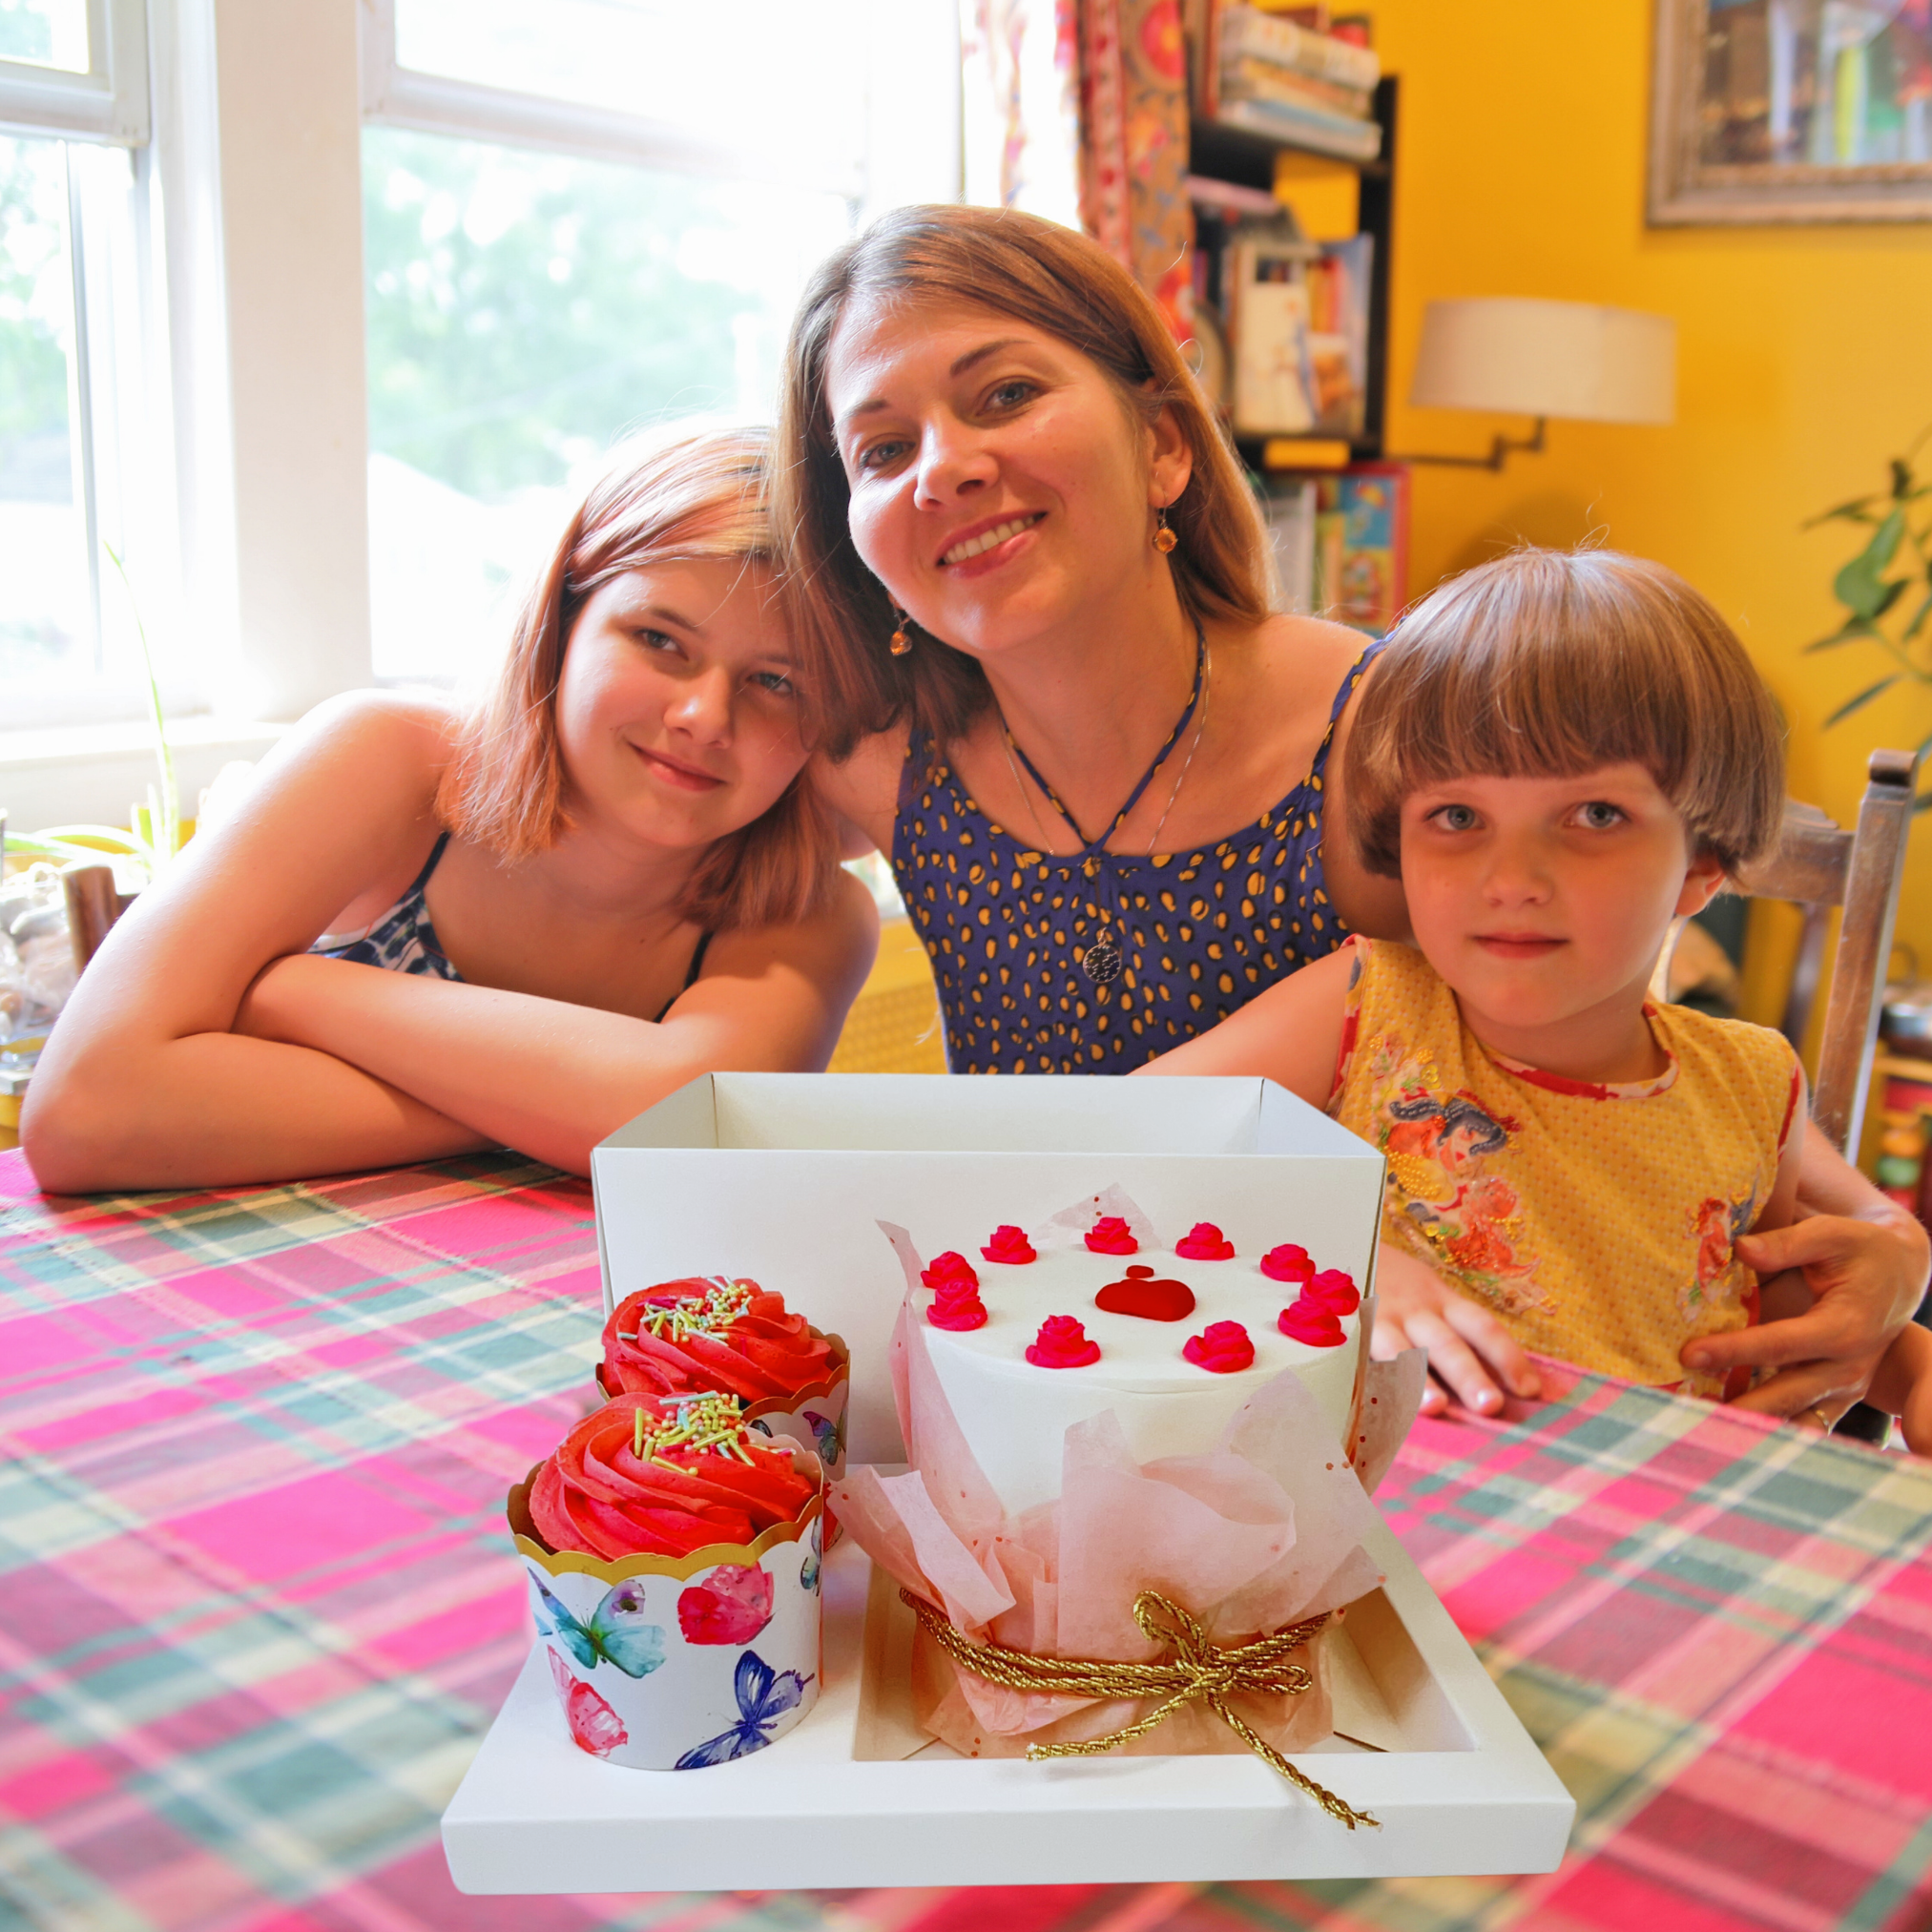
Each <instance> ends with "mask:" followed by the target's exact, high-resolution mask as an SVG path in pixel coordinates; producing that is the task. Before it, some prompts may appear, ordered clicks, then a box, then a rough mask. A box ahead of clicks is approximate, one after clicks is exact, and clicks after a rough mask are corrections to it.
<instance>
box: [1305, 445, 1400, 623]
mask: <svg viewBox="0 0 1932 1932" xmlns="http://www.w3.org/2000/svg"><path fill="white" fill-rule="evenodd" d="M1314 488H1315V506H1316V509H1315V533H1314V549H1315V566H1314V568H1315V584H1314V594H1313V602H1314V608H1315V609H1316V610H1317V611H1318V612H1319V613H1320V614H1321V615H1322V616H1324V617H1329V618H1333V619H1334V620H1335V621H1336V622H1337V623H1340V624H1348V625H1351V626H1353V627H1354V629H1356V630H1358V631H1365V632H1367V633H1368V634H1369V635H1370V636H1372V637H1381V636H1382V635H1384V634H1386V633H1387V632H1388V631H1389V630H1390V629H1391V628H1392V627H1393V626H1394V624H1395V620H1396V619H1397V618H1398V617H1399V616H1401V615H1402V606H1403V605H1404V604H1405V603H1406V602H1407V601H1408V570H1409V470H1408V466H1407V464H1405V463H1358V464H1356V465H1355V466H1354V467H1352V468H1348V469H1344V470H1341V471H1340V472H1339V473H1338V474H1336V475H1333V476H1320V477H1317V478H1315V479H1314Z"/></svg>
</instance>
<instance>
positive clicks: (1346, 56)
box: [1215, 7, 1381, 89]
mask: <svg viewBox="0 0 1932 1932" xmlns="http://www.w3.org/2000/svg"><path fill="white" fill-rule="evenodd" d="M1215 25H1216V26H1217V27H1218V29H1219V31H1218V35H1217V36H1216V38H1217V42H1218V45H1217V47H1216V48H1215V52H1217V53H1218V55H1219V57H1220V59H1221V61H1222V62H1223V63H1226V62H1227V61H1228V60H1230V59H1232V58H1234V57H1235V56H1236V55H1237V54H1245V55H1247V56H1249V57H1251V58H1253V59H1256V60H1265V61H1268V62H1270V63H1271V64H1272V65H1274V66H1276V67H1285V68H1288V69H1290V70H1291V71H1292V72H1294V73H1305V74H1307V75H1309V76H1310V77H1311V78H1312V79H1315V80H1327V81H1333V82H1334V83H1335V84H1336V85H1337V86H1338V87H1359V88H1365V89H1366V88H1373V87H1374V86H1375V84H1376V82H1377V81H1379V80H1380V79H1381V61H1380V60H1378V59H1377V58H1376V55H1375V52H1374V50H1373V49H1371V48H1367V47H1358V46H1356V45H1355V44H1354V43H1353V42H1351V41H1346V40H1336V39H1333V38H1331V37H1330V36H1329V35H1328V34H1325V33H1310V32H1309V31H1307V30H1306V29H1305V28H1301V27H1297V26H1296V25H1295V23H1294V22H1293V21H1292V20H1280V19H1275V18H1271V17H1270V16H1269V15H1268V14H1265V13H1257V11H1256V10H1254V8H1252V7H1226V8H1223V9H1221V10H1220V11H1219V17H1218V20H1217V21H1216V22H1215Z"/></svg>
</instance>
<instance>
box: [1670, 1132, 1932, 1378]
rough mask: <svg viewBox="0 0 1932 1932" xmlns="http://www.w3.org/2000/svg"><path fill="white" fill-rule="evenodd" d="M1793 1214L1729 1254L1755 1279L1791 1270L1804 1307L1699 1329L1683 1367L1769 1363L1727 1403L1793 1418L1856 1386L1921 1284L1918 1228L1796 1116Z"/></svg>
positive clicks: (1924, 1253)
mask: <svg viewBox="0 0 1932 1932" xmlns="http://www.w3.org/2000/svg"><path fill="white" fill-rule="evenodd" d="M1737 1253H1738V1255H1739V1257H1741V1258H1742V1259H1744V1260H1745V1261H1747V1262H1749V1263H1750V1265H1751V1266H1752V1267H1754V1268H1755V1269H1756V1270H1757V1272H1758V1273H1759V1274H1760V1275H1765V1276H1776V1275H1781V1274H1783V1273H1784V1272H1785V1271H1786V1270H1788V1269H1801V1270H1802V1271H1803V1274H1804V1279H1805V1284H1806V1286H1807V1287H1808V1288H1809V1289H1810V1291H1811V1294H1812V1296H1813V1298H1814V1300H1813V1306H1812V1308H1811V1310H1810V1312H1809V1313H1805V1314H1800V1315H1796V1316H1793V1317H1792V1318H1791V1319H1789V1320H1783V1321H1769V1322H1765V1323H1764V1324H1762V1325H1761V1326H1760V1327H1756V1328H1744V1329H1738V1330H1736V1331H1735V1332H1734V1333H1732V1334H1729V1335H1710V1336H1701V1337H1699V1338H1698V1339H1697V1340H1695V1341H1693V1342H1691V1343H1689V1344H1688V1345H1687V1346H1686V1348H1685V1350H1684V1361H1685V1363H1686V1365H1687V1366H1689V1367H1693V1368H1697V1369H1706V1370H1711V1371H1714V1372H1716V1373H1719V1374H1722V1373H1725V1372H1727V1371H1728V1370H1730V1369H1733V1368H1735V1367H1737V1366H1739V1365H1740V1364H1748V1365H1750V1366H1752V1367H1762V1368H1774V1369H1776V1370H1777V1371H1778V1373H1776V1375H1773V1376H1772V1377H1771V1378H1770V1379H1769V1380H1768V1381H1763V1382H1760V1383H1759V1384H1758V1385H1757V1387H1755V1389H1753V1390H1752V1391H1751V1392H1750V1393H1749V1394H1748V1395H1744V1396H1740V1397H1739V1398H1738V1399H1737V1402H1736V1406H1737V1407H1738V1408H1744V1409H1756V1410H1759V1411H1761V1412H1762V1413H1764V1414H1766V1415H1776V1416H1796V1415H1801V1414H1803V1413H1804V1411H1805V1410H1807V1409H1810V1408H1812V1407H1814V1406H1818V1405H1822V1407H1823V1408H1824V1410H1825V1412H1826V1413H1827V1414H1832V1413H1835V1412H1837V1411H1838V1410H1840V1409H1843V1408H1845V1407H1847V1406H1849V1404H1850V1403H1852V1402H1856V1401H1857V1400H1858V1399H1859V1397H1860V1396H1861V1395H1862V1394H1863V1393H1864V1389H1865V1385H1866V1383H1867V1382H1868V1381H1870V1380H1871V1376H1872V1372H1873V1370H1874V1369H1875V1368H1876V1367H1877V1365H1878V1362H1879V1361H1880V1357H1881V1356H1882V1355H1883V1354H1884V1352H1885V1349H1886V1347H1887V1345H1888V1344H1889V1343H1890V1342H1891V1340H1892V1339H1893V1338H1894V1337H1895V1336H1896V1335H1897V1334H1898V1333H1899V1331H1900V1330H1901V1328H1902V1327H1903V1326H1904V1325H1905V1323H1906V1322H1907V1321H1908V1320H1910V1319H1911V1317H1912V1311H1913V1310H1914V1309H1915V1308H1917V1307H1918V1305H1919V1302H1920V1299H1921V1298H1922V1296H1923V1294H1924V1292H1925V1278H1926V1273H1927V1266H1928V1258H1932V1249H1928V1244H1927V1240H1926V1236H1925V1230H1924V1229H1923V1228H1922V1227H1921V1226H1920V1224H1919V1222H1918V1221H1917V1220H1916V1219H1915V1218H1914V1217H1913V1216H1912V1215H1908V1214H1907V1213H1906V1212H1905V1211H1904V1209H1902V1208H1901V1207H1897V1206H1895V1205H1894V1204H1893V1203H1892V1202H1890V1201H1888V1200H1887V1199H1886V1198H1885V1197H1884V1195H1881V1194H1880V1193H1879V1191H1878V1189H1876V1188H1875V1187H1873V1186H1872V1184H1871V1182H1869V1181H1868V1180H1866V1179H1865V1177H1864V1175H1863V1174H1859V1171H1858V1170H1857V1169H1856V1168H1854V1167H1853V1166H1852V1165H1851V1164H1850V1163H1849V1162H1848V1161H1847V1160H1845V1158H1844V1156H1843V1155H1842V1154H1840V1153H1839V1152H1838V1151H1837V1149H1835V1148H1834V1147H1833V1146H1832V1144H1831V1143H1830V1142H1829V1141H1828V1140H1826V1139H1825V1137H1824V1135H1823V1134H1821V1133H1820V1132H1818V1127H1817V1125H1816V1124H1815V1123H1814V1122H1812V1121H1810V1120H1807V1121H1806V1122H1805V1132H1804V1140H1803V1144H1802V1146H1801V1148H1800V1151H1799V1166H1798V1179H1797V1218H1795V1219H1794V1220H1793V1221H1792V1222H1791V1224H1790V1225H1789V1226H1788V1227H1783V1228H1778V1229H1775V1230H1771V1231H1768V1232H1766V1233H1764V1234H1755V1233H1754V1234H1750V1235H1747V1236H1743V1238H1742V1239H1740V1240H1739V1242H1738V1244H1737Z"/></svg>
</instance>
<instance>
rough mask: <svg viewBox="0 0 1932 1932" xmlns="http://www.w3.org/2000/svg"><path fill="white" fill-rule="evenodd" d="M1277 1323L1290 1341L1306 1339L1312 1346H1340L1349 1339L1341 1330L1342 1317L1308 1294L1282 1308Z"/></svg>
mask: <svg viewBox="0 0 1932 1932" xmlns="http://www.w3.org/2000/svg"><path fill="white" fill-rule="evenodd" d="M1275 1325H1276V1326H1277V1327H1278V1329H1280V1331H1281V1333H1282V1334H1283V1335H1285V1336H1286V1337H1287V1338H1288V1339H1289V1340H1290V1341H1304V1342H1306V1343H1307V1344H1308V1346H1309V1347H1310V1348H1340V1346H1341V1344H1342V1343H1343V1342H1344V1341H1346V1340H1348V1338H1347V1336H1345V1335H1343V1334H1342V1332H1341V1319H1340V1317H1339V1316H1338V1315H1336V1314H1335V1312H1334V1311H1333V1310H1332V1309H1328V1308H1324V1307H1323V1306H1322V1305H1321V1304H1320V1303H1319V1301H1311V1300H1309V1298H1307V1296H1306V1295H1302V1296H1300V1297H1298V1298H1297V1299H1296V1300H1295V1301H1293V1302H1292V1303H1290V1305H1289V1306H1288V1307H1286V1308H1284V1309H1282V1311H1281V1319H1280V1320H1279V1321H1278V1322H1277V1323H1276V1324H1275Z"/></svg>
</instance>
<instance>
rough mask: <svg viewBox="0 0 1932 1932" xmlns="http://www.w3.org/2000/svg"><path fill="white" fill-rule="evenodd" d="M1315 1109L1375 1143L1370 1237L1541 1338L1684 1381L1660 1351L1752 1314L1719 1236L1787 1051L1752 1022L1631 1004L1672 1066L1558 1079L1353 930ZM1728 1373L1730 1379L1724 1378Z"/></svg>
mask: <svg viewBox="0 0 1932 1932" xmlns="http://www.w3.org/2000/svg"><path fill="white" fill-rule="evenodd" d="M1350 944H1351V945H1353V946H1354V948H1355V957H1356V967H1355V973H1354V976H1353V981H1352V984H1351V985H1350V987H1349V992H1348V1004H1347V1010H1346V1018H1345V1019H1344V1022H1343V1026H1342V1036H1341V1052H1340V1058H1339V1060H1338V1062H1337V1066H1336V1083H1335V1091H1334V1094H1333V1095H1332V1096H1331V1098H1330V1100H1329V1105H1328V1111H1329V1112H1330V1113H1331V1114H1332V1115H1334V1117H1335V1118H1336V1119H1337V1120H1339V1121H1340V1123H1341V1125H1342V1126H1344V1127H1346V1128H1348V1129H1349V1130H1350V1131H1351V1132H1355V1133H1358V1134H1360V1135H1361V1137H1362V1138H1363V1139H1364V1140H1366V1141H1368V1142H1370V1143H1371V1145H1373V1146H1375V1147H1378V1148H1380V1149H1381V1152H1382V1153H1383V1154H1384V1156H1385V1157H1386V1158H1387V1161H1388V1177H1387V1182H1386V1194H1385V1196H1384V1204H1383V1215H1382V1232H1383V1238H1384V1239H1386V1240H1390V1241H1394V1242H1396V1243H1397V1244H1398V1245H1400V1246H1402V1247H1403V1248H1405V1249H1407V1250H1408V1251H1409V1252H1410V1253H1411V1254H1413V1255H1416V1256H1418V1257H1421V1258H1422V1259H1423V1260H1425V1261H1427V1262H1429V1263H1430V1265H1431V1266H1433V1267H1434V1268H1435V1269H1436V1270H1437V1271H1438V1272H1439V1273H1440V1274H1441V1275H1443V1276H1444V1278H1446V1279H1447V1280H1449V1281H1450V1282H1452V1283H1453V1284H1454V1285H1455V1286H1456V1287H1457V1288H1458V1289H1460V1290H1461V1291H1462V1292H1463V1293H1464V1294H1465V1295H1467V1296H1468V1297H1469V1298H1471V1299H1472V1300H1475V1301H1479V1302H1481V1303H1482V1304H1483V1305H1484V1306H1485V1307H1486V1308H1488V1309H1490V1310H1491V1311H1492V1312H1493V1313H1494V1314H1495V1315H1496V1316H1497V1317H1498V1318H1499V1319H1501V1320H1502V1322H1503V1324H1504V1325H1505V1326H1506V1328H1507V1329H1508V1330H1509V1332H1510V1334H1511V1335H1513V1336H1514V1337H1515V1338H1516V1340H1518V1341H1519V1342H1520V1343H1522V1345H1523V1346H1524V1347H1525V1348H1527V1349H1530V1350H1533V1351H1534V1352H1535V1353H1537V1354H1539V1355H1546V1356H1550V1357H1553V1358H1555V1359H1556V1360H1558V1361H1568V1362H1574V1363H1576V1364H1577V1365H1578V1366H1579V1367H1582V1368H1589V1369H1596V1370H1599V1371H1601V1372H1603V1373H1605V1374H1609V1375H1614V1376H1620V1377H1622V1378H1623V1379H1624V1380H1626V1381H1635V1382H1643V1383H1647V1384H1650V1385H1652V1386H1654V1387H1672V1388H1681V1389H1683V1390H1684V1391H1685V1392H1686V1393H1687V1394H1694V1395H1708V1396H1717V1395H1722V1394H1724V1393H1725V1392H1726V1391H1725V1389H1724V1388H1723V1386H1722V1383H1721V1381H1720V1380H1719V1379H1718V1378H1716V1377H1705V1376H1692V1375H1689V1374H1687V1373H1686V1371H1685V1369H1684V1366H1683V1364H1682V1363H1681V1362H1680V1361H1678V1359H1677V1351H1678V1350H1679V1349H1681V1348H1682V1347H1683V1346H1684V1344H1685V1343H1686V1342H1687V1341H1689V1340H1691V1338H1692V1337H1693V1336H1695V1335H1711V1334H1717V1333H1721V1332H1723V1331H1725V1330H1728V1329H1734V1328H1743V1327H1747V1326H1749V1325H1750V1324H1751V1323H1752V1322H1754V1321H1755V1319H1757V1278H1756V1276H1755V1274H1753V1273H1752V1271H1751V1270H1750V1269H1749V1268H1747V1267H1746V1266H1745V1265H1744V1264H1743V1262H1741V1261H1739V1260H1738V1259H1737V1258H1736V1257H1735V1255H1734V1254H1733V1252H1732V1244H1733V1242H1734V1241H1735V1238H1736V1236H1739V1235H1742V1234H1748V1233H1749V1232H1750V1230H1751V1228H1752V1226H1753V1224H1754V1223H1755V1221H1756V1219H1757V1216H1758V1215H1759V1213H1760V1212H1761V1211H1762V1209H1763V1206H1764V1203H1765V1201H1766V1200H1767V1199H1768V1198H1769V1197H1770V1195H1771V1189H1772V1183H1773V1182H1774V1180H1775V1179H1776V1174H1777V1164H1778V1159H1779V1156H1780V1155H1781V1154H1782V1153H1783V1152H1784V1147H1785V1142H1786V1141H1787V1139H1788V1138H1789V1136H1790V1134H1791V1132H1792V1128H1793V1124H1794V1119H1795V1115H1796V1111H1797V1096H1798V1091H1799V1083H1798V1071H1797V1056H1796V1055H1795V1054H1794V1053H1793V1051H1792V1049H1791V1048H1790V1046H1789V1044H1788V1043H1787V1042H1786V1041H1785V1040H1784V1039H1783V1038H1782V1036H1780V1035H1779V1034H1777V1033H1774V1032H1772V1031H1771V1030H1770V1029H1769V1028H1764V1027H1753V1026H1747V1025H1745V1024H1744V1023H1743V1022H1742V1021H1737V1020H1714V1019H1712V1018H1711V1017H1710V1016H1709V1015H1707V1014H1704V1013H1698V1012H1693V1010H1691V1009H1690V1008H1686V1007H1657V1006H1649V1007H1646V1008H1645V1009H1644V1011H1645V1017H1646V1018H1647V1019H1648V1020H1649V1022H1650V1026H1651V1031H1652V1035H1653V1037H1654V1038H1655V1039H1656V1042H1657V1044H1658V1045H1659V1046H1660V1047H1661V1048H1662V1049H1664V1051H1665V1053H1666V1054H1668V1055H1669V1057H1670V1063H1671V1064H1670V1066H1669V1067H1668V1068H1667V1069H1666V1070H1665V1071H1664V1072H1662V1073H1661V1074H1659V1075H1658V1076H1657V1077H1656V1078H1655V1079H1654V1080H1650V1081H1643V1082H1635V1083H1631V1084H1629V1085H1623V1086H1603V1085H1593V1084H1587V1083H1584V1082H1580V1081H1575V1080H1568V1079H1565V1078H1563V1077H1561V1076H1560V1075H1557V1074H1553V1073H1546V1072H1543V1071H1541V1070H1538V1069H1536V1068H1532V1067H1525V1066H1521V1065H1518V1064H1517V1063H1515V1062H1514V1061H1509V1060H1506V1059H1504V1058H1503V1057H1501V1056H1500V1055H1498V1054H1495V1053H1491V1052H1490V1051H1488V1050H1487V1049H1485V1047H1484V1046H1483V1045H1482V1044H1481V1043H1480V1042H1479V1041H1478V1040H1477V1039H1476V1037H1475V1035H1474V1034H1472V1033H1471V1032H1470V1031H1469V1029H1468V1028H1466V1027H1465V1025H1464V1024H1463V1017H1462V1013H1461V1011H1460V1009H1459V1008H1458V1007H1457V1005H1456V997H1455V995H1454V994H1453V993H1452V992H1451V991H1450V990H1449V988H1448V987H1447V986H1446V985H1444V982H1443V981H1442V979H1441V978H1439V977H1438V976H1437V973H1436V971H1435V968H1434V967H1433V966H1430V965H1429V963H1428V961H1427V960H1425V959H1424V958H1423V955H1422V954H1421V953H1420V952H1418V951H1416V950H1415V948H1414V947H1412V946H1406V945H1395V944H1393V943H1391V942H1389V941H1386V940H1377V941H1373V942H1371V941H1369V940H1365V939H1361V938H1357V939H1355V940H1353V941H1351V942H1350ZM1734 1392H1735V1391H1734Z"/></svg>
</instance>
